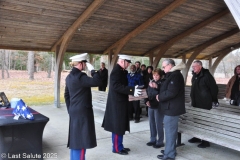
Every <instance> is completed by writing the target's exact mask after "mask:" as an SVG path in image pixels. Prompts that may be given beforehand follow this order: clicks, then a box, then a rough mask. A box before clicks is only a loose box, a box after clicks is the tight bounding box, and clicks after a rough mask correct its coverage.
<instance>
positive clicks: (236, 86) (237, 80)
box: [225, 65, 240, 105]
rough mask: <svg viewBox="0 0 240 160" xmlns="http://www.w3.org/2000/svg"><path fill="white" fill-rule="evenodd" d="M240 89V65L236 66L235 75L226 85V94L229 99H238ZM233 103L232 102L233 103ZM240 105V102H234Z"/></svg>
mask: <svg viewBox="0 0 240 160" xmlns="http://www.w3.org/2000/svg"><path fill="white" fill-rule="evenodd" d="M239 91H240V65H238V66H236V67H235V69H234V75H233V76H232V78H231V79H230V80H229V81H228V84H227V86H226V92H225V96H226V98H227V99H230V100H234V101H235V102H236V101H237V99H236V98H237V95H238V94H239ZM231 104H232V103H231ZM234 105H239V104H234Z"/></svg>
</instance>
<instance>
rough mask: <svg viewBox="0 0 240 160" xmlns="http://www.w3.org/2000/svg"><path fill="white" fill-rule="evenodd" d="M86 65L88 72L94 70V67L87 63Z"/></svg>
mask: <svg viewBox="0 0 240 160" xmlns="http://www.w3.org/2000/svg"><path fill="white" fill-rule="evenodd" d="M86 65H87V68H88V70H89V71H91V70H94V67H93V66H92V65H91V64H90V63H88V62H87V63H86Z"/></svg>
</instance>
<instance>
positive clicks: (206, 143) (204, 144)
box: [198, 141, 210, 148]
mask: <svg viewBox="0 0 240 160" xmlns="http://www.w3.org/2000/svg"><path fill="white" fill-rule="evenodd" d="M207 147H210V143H209V142H207V141H202V143H200V144H199V145H198V148H207Z"/></svg>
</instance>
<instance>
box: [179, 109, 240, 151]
mask: <svg viewBox="0 0 240 160" xmlns="http://www.w3.org/2000/svg"><path fill="white" fill-rule="evenodd" d="M186 110H187V113H186V114H184V115H182V116H180V123H182V124H186V125H189V126H192V127H193V126H194V127H195V128H197V129H200V130H203V131H208V132H212V133H213V136H214V135H217V134H218V135H221V137H226V138H228V139H232V140H237V141H240V113H233V112H232V113H225V112H224V111H223V110H221V109H218V108H217V109H211V110H205V109H199V108H195V107H189V106H186ZM229 143H230V142H229ZM239 147H240V146H239Z"/></svg>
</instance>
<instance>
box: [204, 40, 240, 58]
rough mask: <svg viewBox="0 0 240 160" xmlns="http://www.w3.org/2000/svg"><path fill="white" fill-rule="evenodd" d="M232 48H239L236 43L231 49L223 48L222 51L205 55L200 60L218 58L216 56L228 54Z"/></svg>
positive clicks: (239, 45) (239, 44)
mask: <svg viewBox="0 0 240 160" xmlns="http://www.w3.org/2000/svg"><path fill="white" fill-rule="evenodd" d="M232 48H240V43H237V44H235V45H233V46H231V47H227V48H225V49H223V50H221V51H217V52H214V53H212V54H211V55H207V56H205V57H203V58H202V59H209V58H210V57H213V58H215V57H218V56H219V55H220V54H222V53H223V52H224V53H225V52H228V53H230V52H231V51H232Z"/></svg>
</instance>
